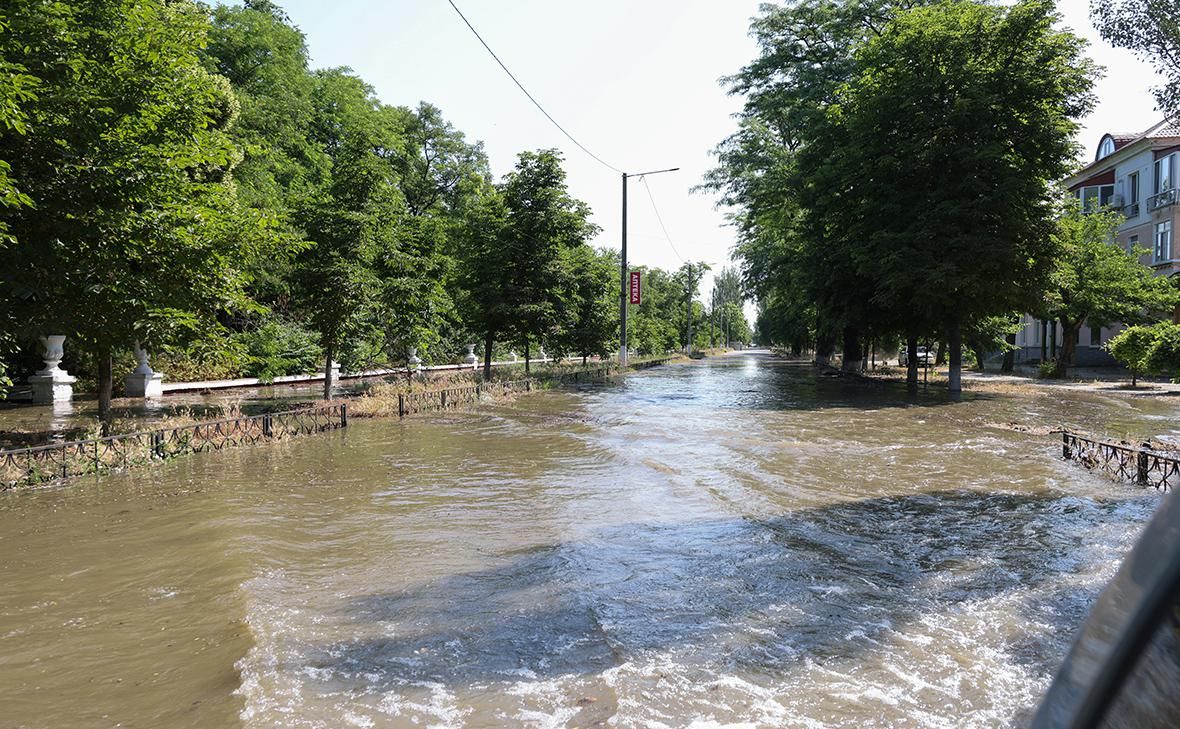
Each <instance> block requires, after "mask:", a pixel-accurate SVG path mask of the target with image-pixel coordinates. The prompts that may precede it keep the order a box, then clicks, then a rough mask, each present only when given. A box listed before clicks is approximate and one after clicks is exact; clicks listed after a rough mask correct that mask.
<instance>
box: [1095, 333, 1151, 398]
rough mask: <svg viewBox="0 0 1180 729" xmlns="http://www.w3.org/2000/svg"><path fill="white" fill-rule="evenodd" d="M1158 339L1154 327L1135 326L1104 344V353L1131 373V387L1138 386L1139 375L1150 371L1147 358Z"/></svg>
mask: <svg viewBox="0 0 1180 729" xmlns="http://www.w3.org/2000/svg"><path fill="white" fill-rule="evenodd" d="M1158 339H1159V330H1158V329H1157V328H1156V327H1148V326H1142V325H1137V326H1130V327H1127V328H1126V329H1124V330H1122V331H1121V332H1119V333H1118V334H1116V335H1114V336H1113V337H1111V339H1110V341H1109V342H1107V343H1106V351H1108V352H1110V354H1111V356H1112V357H1114V358H1115V359H1117V360H1118V361H1119V362H1122V364H1123V366H1124V367H1126V368H1127V369H1128V370H1130V371H1131V387H1135V386H1137V385H1138V384H1139V375H1141V374H1143V373H1145V372H1150V371H1151V369H1150V364H1149V361H1148V358H1149V356H1150V355H1151V352H1152V348H1153V347H1154V345H1155V343H1156V341H1157V340H1158Z"/></svg>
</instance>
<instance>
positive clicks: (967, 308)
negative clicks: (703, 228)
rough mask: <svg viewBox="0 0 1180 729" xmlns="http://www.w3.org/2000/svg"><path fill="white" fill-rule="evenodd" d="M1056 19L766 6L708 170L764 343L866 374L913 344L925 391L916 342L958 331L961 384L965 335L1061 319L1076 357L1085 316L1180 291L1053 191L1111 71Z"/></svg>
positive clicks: (976, 338) (899, 7)
mask: <svg viewBox="0 0 1180 729" xmlns="http://www.w3.org/2000/svg"><path fill="white" fill-rule="evenodd" d="M1058 21H1059V17H1058V15H1057V13H1056V11H1055V8H1054V4H1053V3H1052V2H1051V1H1050V0H1022V1H1021V2H1017V3H1015V4H1012V5H1008V6H1000V5H993V4H990V3H986V2H979V1H975V0H957V1H954V0H952V1H949V2H947V1H942V0H939V1H934V0H834V1H833V2H822V3H812V2H804V3H792V4H789V5H787V6H784V7H778V6H775V7H768V8H767V9H765V10H764V13H763V15H762V16H761V17H759V18H757V19H756V20H755V21H754V24H753V34H754V36H755V38H756V39H757V41H758V44H759V47H760V50H761V53H760V56H759V57H758V58H757V59H755V60H754V61H753V62H752V63H751V64H750V65H748V66H746V67H745V68H744V69H742V70H741V71H740V72H739V73H738V74H737V75H735V76H734V77H733V78H731V79H729V83H730V88H731V91H732V92H733V93H735V94H742V95H744V96H745V98H746V102H745V106H744V109H743V112H742V114H741V117H740V118H741V123H740V128H739V130H738V131H737V132H736V133H735V134H734V135H732V136H731V137H729V138H728V139H727V140H725V141H724V142H723V143H722V144H721V146H720V147H719V148H718V150H717V154H718V158H719V164H718V166H717V168H716V169H714V170H713V171H712V172H711V173H710V175H709V177H708V178H707V181H706V185H707V186H708V187H710V188H712V189H715V190H718V191H720V192H721V193H722V195H723V201H724V203H726V204H727V205H729V206H732V208H733V209H734V211H735V214H734V222H735V223H736V225H737V228H738V230H739V235H740V243H739V246H738V249H737V253H738V256H739V257H740V258H741V260H742V262H743V273H744V276H745V280H746V283H747V285H748V286H749V288H750V289H751V290H752V291H753V292H754V293H755V295H756V296H757V298H758V300H759V302H760V304H761V307H760V316H759V321H758V329H759V331H760V333H761V335H762V336H763V337H764V338H767V339H769V340H771V341H774V342H777V343H782V344H787V345H791V346H793V347H794V348H795V349H797V350H802V349H807V348H814V349H815V350H816V352H817V354H818V356H819V358H820V359H826V358H827V357H829V356H830V355H831V354H832V353H833V352H834V351H835V349H836V347H837V345H839V346H840V347H841V348H842V350H843V353H844V366H845V367H849V368H851V367H855V366H857V363H859V362H860V360H861V356H860V352H862V351H863V345H864V343H865V342H867V341H870V340H877V341H882V340H884V339H888V338H893V339H894V340H896V339H897V338H898V337H900V338H901V340H902V341H903V342H905V346H906V347H907V348H908V349H909V354H910V355H911V356H910V357H909V361H910V367H909V371H908V373H907V374H908V380H909V382H910V383H911V384H916V383H917V377H918V372H917V361H918V360H917V357H916V356H915V355H916V350H917V345H918V342H919V341H920V340H922V339H934V340H940V341H945V342H947V343H948V345H949V347H948V349H949V355H950V388H951V389H952V390H958V389H960V380H959V373H960V369H961V352H962V349H963V347H964V346H965V345H967V346H970V347H971V348H972V349H976V350H977V351H980V352H986V351H994V350H996V349H1000V348H1002V347H1003V346H1004V341H1005V340H1008V341H1009V342H1011V341H1013V337H1014V334H1015V331H1016V327H1015V322H1016V321H1017V319H1018V316H1019V313H1020V312H1035V313H1039V314H1041V315H1042V316H1044V317H1047V318H1054V319H1058V320H1060V321H1061V322H1062V324H1063V326H1064V327H1065V328H1066V337H1067V344H1066V352H1064V353H1063V357H1062V359H1061V364H1060V366H1061V367H1062V368H1063V367H1064V366H1065V364H1066V363H1067V362H1068V357H1069V356H1070V350H1071V347H1070V342H1075V343H1076V335H1077V331H1078V329H1079V328H1080V327H1081V323H1082V321H1083V320H1086V319H1089V321H1090V322H1091V323H1106V322H1104V321H1103V320H1104V319H1106V320H1108V321H1113V320H1115V319H1117V318H1123V320H1126V318H1133V317H1135V316H1148V315H1149V310H1150V312H1155V311H1158V310H1162V309H1166V308H1168V307H1170V306H1171V305H1172V304H1173V303H1174V292H1173V291H1171V289H1170V287H1168V286H1167V285H1166V284H1160V283H1152V282H1151V281H1150V275H1149V272H1148V271H1147V270H1146V269H1143V268H1142V267H1138V266H1137V265H1135V264H1134V260H1133V256H1134V255H1135V253H1134V252H1131V253H1128V252H1125V251H1119V250H1118V249H1115V248H1113V247H1111V246H1109V245H1106V244H1107V243H1108V242H1109V238H1108V237H1103V236H1107V235H1108V234H1109V232H1110V226H1111V225H1117V223H1114V222H1113V219H1112V217H1111V216H1100V217H1099V218H1095V219H1092V220H1087V219H1085V218H1083V217H1082V216H1081V215H1078V214H1076V211H1075V213H1073V214H1071V213H1070V212H1069V211H1071V210H1074V209H1075V208H1076V205H1075V204H1072V203H1066V204H1063V201H1062V196H1061V193H1060V192H1058V191H1057V190H1056V188H1055V181H1056V180H1059V179H1061V178H1062V177H1064V176H1065V175H1066V173H1068V172H1069V171H1070V168H1071V167H1072V165H1073V164H1074V159H1075V154H1076V151H1077V150H1076V149H1075V147H1074V144H1073V141H1072V140H1073V137H1074V135H1075V133H1076V131H1077V129H1078V126H1077V122H1076V120H1077V119H1078V118H1079V117H1081V116H1082V115H1084V114H1085V113H1087V112H1088V111H1089V110H1090V109H1091V108H1092V106H1093V103H1094V99H1093V96H1092V94H1091V88H1092V84H1093V80H1094V78H1095V77H1096V76H1097V74H1098V69H1097V68H1096V67H1095V66H1094V64H1093V63H1092V62H1091V61H1090V60H1089V59H1088V58H1087V57H1086V56H1085V55H1084V48H1085V41H1083V40H1082V39H1081V38H1079V37H1078V36H1076V35H1074V34H1073V33H1071V32H1069V31H1067V30H1061V29H1060V28H1059V25H1058ZM1112 256H1117V260H1116V259H1115V258H1112ZM1096 259H1100V260H1101V261H1102V262H1103V263H1104V265H1106V269H1104V270H1101V271H1099V272H1094V269H1093V268H1092V264H1093V263H1094V261H1095V260H1096ZM1112 297H1113V298H1112ZM1071 332H1072V335H1073V338H1072V340H1071V339H1070V338H1069V337H1070V333H1071Z"/></svg>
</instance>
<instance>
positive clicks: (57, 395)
mask: <svg viewBox="0 0 1180 729" xmlns="http://www.w3.org/2000/svg"><path fill="white" fill-rule="evenodd" d="M77 381H78V378H76V377H70V375H69V374H67V373H66V371H65V370H53V371H51V372H50V373H48V374H40V373H38V374H35V375H29V385H30V386H32V388H33V402H36V403H47V402H69V401H70V400H71V399H72V398H73V397H74V383H75V382H77Z"/></svg>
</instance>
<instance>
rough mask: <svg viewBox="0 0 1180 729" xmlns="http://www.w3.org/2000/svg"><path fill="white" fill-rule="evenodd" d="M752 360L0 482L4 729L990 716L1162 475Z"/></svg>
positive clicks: (1056, 407) (1000, 709) (1155, 423)
mask: <svg viewBox="0 0 1180 729" xmlns="http://www.w3.org/2000/svg"><path fill="white" fill-rule="evenodd" d="M1176 411H1177V405H1176V404H1173V403H1172V402H1171V401H1169V400H1167V399H1160V398H1143V397H1131V396H1127V395H1125V394H1114V393H1110V394H1102V393H1089V394H1086V393H1065V392H1063V391H1056V392H1054V391H1040V392H1038V391H1031V390H1030V391H1024V392H1020V391H1015V392H1011V393H1004V392H993V393H991V394H982V393H981V394H976V395H970V394H969V395H968V397H967V398H966V400H965V401H964V402H962V403H950V402H948V401H947V400H946V399H945V398H944V397H943V396H942V395H941V394H940V393H936V392H933V391H931V392H930V393H926V394H920V395H918V396H914V397H910V396H908V395H907V394H906V393H905V391H904V389H896V388H894V387H892V386H880V385H873V384H863V383H849V382H843V381H830V380H826V379H824V378H820V377H817V375H816V373H815V371H814V370H813V369H812V368H810V367H808V366H806V365H803V364H798V363H790V362H786V361H783V360H778V359H775V358H773V357H771V356H769V355H766V354H763V353H751V354H740V355H732V356H727V357H718V358H711V359H708V360H705V361H703V362H693V363H688V364H680V365H673V366H668V367H663V368H658V369H653V370H649V371H646V372H642V373H637V374H633V375H629V376H627V377H626V378H625V379H623V380H621V381H618V382H614V383H611V384H601V385H591V386H585V387H582V388H580V389H576V390H561V391H549V392H542V393H536V394H533V395H529V396H524V397H521V398H519V399H517V400H515V401H512V402H505V403H499V404H491V405H488V406H486V407H484V408H482V409H481V410H480V411H478V412H456V413H449V414H446V415H439V416H423V417H415V418H412V419H407V420H405V421H398V420H397V419H396V418H394V419H387V420H370V421H355V420H354V422H353V423H352V424H351V425H350V426H349V427H348V428H347V429H346V430H343V431H337V432H335V433H331V434H325V435H320V436H311V437H306V438H302V439H293V440H289V441H285V442H281V443H276V444H272V445H266V446H260V447H252V448H243V449H238V450H231V451H224V452H220V453H211V454H204V455H199V456H192V457H187V458H181V459H177V460H175V461H172V462H169V463H166V464H163V465H161V466H158V467H154V468H145V469H140V470H135V471H132V472H129V473H124V474H112V475H107V476H102V477H93V478H89V479H82V480H78V481H75V482H73V483H72V484H71V485H69V486H66V487H64V488H59V489H54V490H43V491H34V492H28V491H26V492H20V493H8V494H3V495H0V727H3V728H4V729H8V728H9V727H12V728H14V729H15V728H21V729H41V728H45V729H49V728H52V729H68V728H70V727H116V726H118V727H152V728H156V727H214V728H220V727H325V728H329V727H332V728H334V727H352V726H355V727H413V726H420V727H493V726H522V727H565V726H571V727H587V726H609V727H722V726H733V727H858V728H860V727H888V728H896V727H938V728H940V729H941V728H944V727H1007V726H1019V725H1020V723H1021V721H1022V720H1023V719H1024V718H1027V716H1028V714H1029V712H1030V711H1031V710H1032V709H1033V708H1034V707H1035V704H1036V702H1037V699H1038V697H1039V695H1040V694H1041V693H1042V692H1043V691H1044V689H1045V688H1046V687H1047V685H1048V682H1049V680H1050V678H1051V676H1052V673H1053V670H1054V668H1055V666H1056V664H1057V663H1058V661H1059V660H1060V659H1061V658H1062V656H1063V655H1064V654H1065V651H1066V650H1067V648H1068V645H1069V641H1070V638H1071V635H1072V633H1073V631H1074V630H1075V629H1076V627H1077V626H1078V625H1079V624H1080V621H1081V620H1082V618H1083V616H1084V615H1085V611H1086V610H1087V608H1088V606H1089V604H1090V603H1091V602H1092V601H1093V600H1094V598H1095V597H1096V595H1097V592H1098V590H1100V589H1101V587H1102V585H1103V584H1104V582H1105V580H1107V579H1108V578H1109V577H1110V576H1111V575H1112V574H1113V573H1114V570H1115V569H1116V568H1117V564H1118V560H1119V559H1120V557H1121V556H1122V555H1123V554H1124V552H1125V551H1126V550H1127V549H1129V547H1130V545H1131V544H1132V543H1133V541H1134V539H1135V537H1136V536H1137V534H1138V533H1139V531H1140V529H1141V528H1142V526H1143V525H1144V524H1145V522H1146V520H1147V519H1148V518H1149V517H1150V515H1151V513H1152V511H1153V509H1155V507H1156V506H1157V504H1158V503H1159V499H1160V495H1159V494H1157V493H1155V492H1154V491H1144V490H1141V489H1139V488H1136V487H1133V486H1128V485H1123V484H1118V483H1113V482H1111V481H1108V480H1106V479H1104V478H1102V477H1101V476H1097V475H1094V474H1090V473H1087V472H1085V471H1084V470H1081V469H1079V468H1077V467H1075V466H1073V465H1071V464H1068V463H1065V462H1063V461H1062V460H1061V459H1060V447H1059V446H1058V445H1056V443H1055V441H1054V439H1053V438H1052V437H1051V436H1046V435H1033V434H1030V433H1027V432H1016V431H1014V430H1013V429H1011V428H1009V427H1005V426H1006V424H1010V423H1017V424H1019V425H1021V426H1028V427H1031V428H1034V429H1041V430H1042V431H1043V430H1047V429H1049V428H1052V427H1057V426H1060V425H1062V424H1068V425H1071V426H1074V427H1080V428H1083V429H1086V430H1089V431H1092V432H1097V433H1102V434H1106V435H1111V436H1113V437H1124V436H1125V437H1134V438H1141V437H1145V436H1159V435H1167V434H1168V433H1169V432H1170V430H1169V429H1170V424H1171V422H1172V421H1173V419H1174V417H1175V415H1176Z"/></svg>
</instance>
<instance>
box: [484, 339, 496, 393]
mask: <svg viewBox="0 0 1180 729" xmlns="http://www.w3.org/2000/svg"><path fill="white" fill-rule="evenodd" d="M495 343H496V333H495V332H493V331H492V330H491V329H489V330H488V332H487V334H485V335H484V338H483V378H484V380H487V381H491V379H492V346H493V345H494V344H495Z"/></svg>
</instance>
